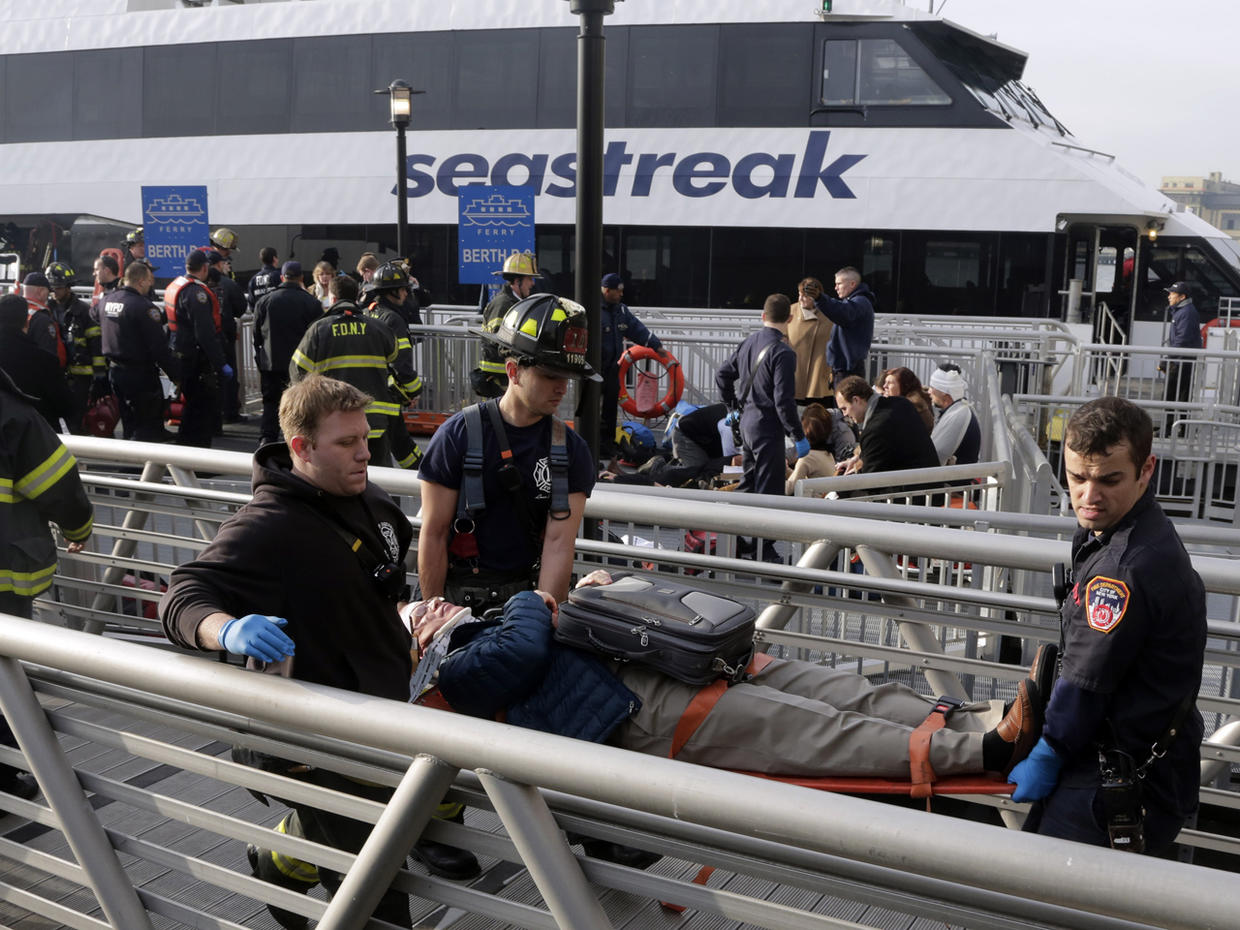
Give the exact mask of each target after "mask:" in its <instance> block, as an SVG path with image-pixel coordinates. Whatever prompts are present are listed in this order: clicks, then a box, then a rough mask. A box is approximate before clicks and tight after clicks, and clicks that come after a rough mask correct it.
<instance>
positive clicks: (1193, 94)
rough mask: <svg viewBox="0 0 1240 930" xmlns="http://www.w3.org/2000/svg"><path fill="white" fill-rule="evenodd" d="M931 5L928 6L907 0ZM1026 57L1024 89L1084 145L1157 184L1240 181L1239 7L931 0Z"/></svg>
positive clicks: (1141, 0) (1221, 1) (1164, 0)
mask: <svg viewBox="0 0 1240 930" xmlns="http://www.w3.org/2000/svg"><path fill="white" fill-rule="evenodd" d="M906 3H908V5H909V6H912V7H914V8H919V9H922V10H926V9H928V8H929V6H928V5H929V0H906ZM940 5H942V7H941V9H942V15H943V16H944V17H945V18H946V19H950V20H953V21H954V22H957V23H959V24H960V25H962V26H967V27H968V28H969V29H972V30H973V31H974V32H980V33H982V34H983V35H990V34H992V33H998V39H999V41H1000V42H1003V43H1005V44H1006V45H1011V46H1015V47H1016V48H1018V49H1020V50H1021V51H1023V52H1026V53H1027V54H1028V55H1029V61H1028V63H1027V64H1026V66H1025V82H1026V83H1027V84H1029V85H1030V86H1031V87H1033V89H1034V90H1036V91H1037V93H1038V96H1039V97H1041V98H1042V102H1043V103H1045V104H1046V106H1047V108H1048V109H1049V110H1050V111H1051V112H1052V113H1053V114H1055V116H1056V117H1057V118H1058V119H1059V121H1060V122H1061V123H1063V124H1064V125H1065V126H1067V127H1068V129H1069V130H1070V131H1071V132H1072V134H1073V135H1075V136H1076V137H1077V138H1078V139H1079V140H1080V141H1081V142H1082V143H1084V144H1085V145H1088V146H1089V147H1090V148H1096V149H1099V150H1101V151H1104V152H1107V153H1109V154H1113V155H1115V156H1117V158H1118V159H1119V162H1120V164H1121V165H1123V166H1124V167H1125V168H1127V169H1128V170H1129V171H1131V172H1133V173H1134V174H1136V175H1137V176H1138V177H1139V178H1141V179H1142V180H1143V181H1145V182H1146V183H1147V184H1149V185H1151V186H1154V187H1157V186H1158V183H1159V179H1160V178H1161V177H1162V176H1163V175H1173V174H1179V175H1201V176H1205V175H1207V174H1209V172H1211V171H1221V172H1222V173H1223V177H1224V178H1226V179H1227V180H1231V181H1236V182H1240V119H1237V111H1240V104H1238V98H1240V86H1238V84H1237V81H1236V71H1235V64H1236V60H1237V54H1238V49H1240V0H946V2H945V3H944V0H934V9H935V12H938V11H939V10H940Z"/></svg>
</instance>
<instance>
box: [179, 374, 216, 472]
mask: <svg viewBox="0 0 1240 930" xmlns="http://www.w3.org/2000/svg"><path fill="white" fill-rule="evenodd" d="M181 366H182V371H183V372H184V376H183V378H182V380H181V394H182V396H183V397H184V398H185V403H184V405H183V406H182V407H181V430H180V432H179V433H178V434H177V444H178V445H182V446H200V447H202V448H204V449H209V448H210V447H211V438H212V437H213V436H214V435H215V424H216V422H217V421H218V420H219V418H220V385H219V375H217V374H216V373H215V372H214V371H213V370H212V369H211V365H210V363H209V362H208V361H207V359H206V356H204V355H203V354H202V353H199V354H198V355H197V356H195V357H193V358H190V359H182V360H181Z"/></svg>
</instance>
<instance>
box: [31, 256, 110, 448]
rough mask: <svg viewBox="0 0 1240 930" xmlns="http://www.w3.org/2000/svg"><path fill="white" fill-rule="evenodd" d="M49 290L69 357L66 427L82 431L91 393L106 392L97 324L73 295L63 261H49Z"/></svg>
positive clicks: (70, 274)
mask: <svg viewBox="0 0 1240 930" xmlns="http://www.w3.org/2000/svg"><path fill="white" fill-rule="evenodd" d="M43 273H44V275H45V276H46V277H47V282H48V284H50V285H51V288H52V299H53V301H54V306H51V305H49V306H51V309H53V312H55V313H56V314H57V315H58V316H60V317H61V318H63V319H64V327H65V336H66V338H67V340H68V343H69V346H68V351H69V358H68V365H67V367H66V372H67V374H68V377H69V390H70V392H71V393H72V395H73V419H72V420H71V421H70V423H69V428H70V429H71V430H72V431H73V432H75V433H80V432H84V428H83V426H82V419H83V417H85V415H86V408H87V407H89V406H90V401H91V396H92V394H100V393H103V394H106V393H110V389H107V388H106V385H107V378H108V363H107V360H106V359H105V358H104V357H103V349H102V344H101V342H100V337H101V336H102V331H101V330H100V328H99V323H98V322H97V321H96V320H95V319H94V318H93V317H92V316H91V312H90V304H88V303H87V302H86V301H84V300H82V298H80V297H78V296H76V295H75V294H74V293H73V287H72V284H73V269H72V268H70V267H69V266H68V265H66V264H65V263H64V262H52V263H51V264H50V265H48V266H47V269H46V270H45V271H44V272H43Z"/></svg>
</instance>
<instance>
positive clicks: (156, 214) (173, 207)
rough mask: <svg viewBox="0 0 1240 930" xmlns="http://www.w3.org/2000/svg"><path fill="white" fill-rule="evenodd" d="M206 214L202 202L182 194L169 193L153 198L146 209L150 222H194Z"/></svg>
mask: <svg viewBox="0 0 1240 930" xmlns="http://www.w3.org/2000/svg"><path fill="white" fill-rule="evenodd" d="M205 215H206V213H205V211H204V210H203V209H202V204H201V203H199V202H198V201H197V200H196V199H194V198H192V197H189V198H184V197H182V196H181V195H180V194H169V195H168V196H167V197H159V198H157V199H155V200H152V201H151V204H150V207H149V208H148V209H147V211H146V216H147V222H148V223H186V222H191V223H192V222H194V221H195V220H198V219H200V218H202V217H203V216H205Z"/></svg>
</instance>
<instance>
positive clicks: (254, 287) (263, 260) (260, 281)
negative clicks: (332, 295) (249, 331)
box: [245, 245, 301, 311]
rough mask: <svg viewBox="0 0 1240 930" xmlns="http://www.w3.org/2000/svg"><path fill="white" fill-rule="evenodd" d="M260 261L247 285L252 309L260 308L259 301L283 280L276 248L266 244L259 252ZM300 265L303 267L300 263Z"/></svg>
mask: <svg viewBox="0 0 1240 930" xmlns="http://www.w3.org/2000/svg"><path fill="white" fill-rule="evenodd" d="M258 261H259V263H260V264H261V265H262V267H261V268H259V269H258V271H256V272H255V273H254V276H253V277H252V278H250V283H249V284H248V285H246V289H245V302H246V305H247V306H248V307H249V308H250V310H251V311H254V310H255V309H257V308H258V302H259V301H260V300H262V299H263V298H264V297H266V296H267V295H268V294H270V293H271V292H272V291H274V290H275V289H276V288H277V287H279V286H280V282H281V281H282V280H283V277H282V275H281V269H280V265H279V258H278V257H277V256H276V250H275V249H273V248H272V247H271V246H269V245H265V246H263V247H262V249H260V250H259V253H258ZM298 267H301V265H300V263H299V264H298Z"/></svg>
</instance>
